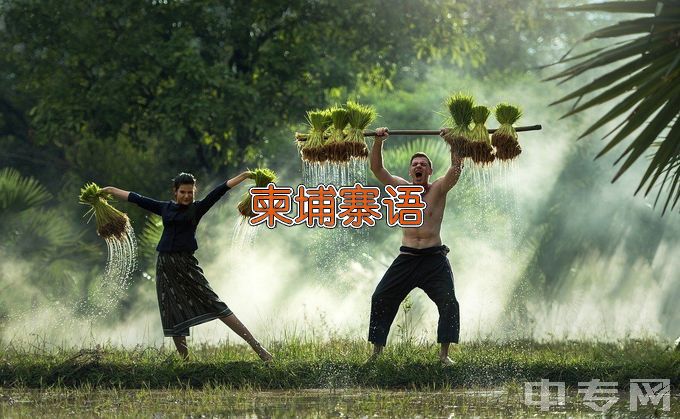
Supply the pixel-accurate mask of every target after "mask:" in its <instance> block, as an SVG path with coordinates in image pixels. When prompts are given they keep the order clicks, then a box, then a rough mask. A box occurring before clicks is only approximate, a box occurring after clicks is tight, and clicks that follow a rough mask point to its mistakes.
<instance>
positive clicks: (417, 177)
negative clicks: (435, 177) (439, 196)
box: [408, 157, 432, 185]
mask: <svg viewBox="0 0 680 419" xmlns="http://www.w3.org/2000/svg"><path fill="white" fill-rule="evenodd" d="M408 174H409V175H410V176H411V182H412V183H413V184H414V185H427V181H428V180H429V178H430V175H432V168H431V167H430V163H429V162H428V161H427V159H426V158H425V157H414V158H413V160H411V167H410V168H409V170H408Z"/></svg>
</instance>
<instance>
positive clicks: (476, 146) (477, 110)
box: [470, 106, 496, 165]
mask: <svg viewBox="0 0 680 419" xmlns="http://www.w3.org/2000/svg"><path fill="white" fill-rule="evenodd" d="M490 114H491V111H489V108H487V107H486V106H475V107H473V108H472V122H474V126H473V128H472V131H471V132H470V137H471V140H472V141H471V142H470V158H472V161H474V162H475V163H476V164H481V165H487V164H491V163H493V161H494V160H495V159H496V156H495V155H494V153H495V151H494V149H493V147H492V146H491V140H490V139H489V132H488V130H487V129H486V120H487V119H488V118H489V115H490Z"/></svg>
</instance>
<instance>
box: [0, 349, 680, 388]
mask: <svg viewBox="0 0 680 419" xmlns="http://www.w3.org/2000/svg"><path fill="white" fill-rule="evenodd" d="M267 347H268V348H269V349H270V350H271V352H272V354H273V355H274V357H275V361H274V362H273V363H272V364H271V365H269V366H265V365H264V364H263V363H262V362H261V361H259V359H257V356H256V355H255V354H254V353H253V352H252V350H251V349H250V348H249V347H248V346H247V345H245V344H243V345H233V344H226V345H224V344H222V345H219V346H213V345H203V346H200V345H196V346H195V347H192V350H191V358H190V359H189V360H188V361H183V360H181V359H180V357H179V356H178V355H177V354H176V353H175V350H174V348H170V347H169V346H168V347H164V348H161V349H157V348H144V347H137V348H120V347H96V348H84V349H83V348H71V349H51V350H36V349H34V348H35V347H30V346H29V347H27V348H26V349H22V348H17V347H16V346H13V347H0V353H2V358H0V361H1V362H0V386H2V387H6V388H7V387H17V386H19V387H25V388H45V387H49V386H53V385H60V386H64V387H73V388H82V387H83V386H94V387H97V388H133V389H140V388H160V389H168V388H206V387H210V386H215V385H220V386H228V387H231V388H238V389H303V388H310V389H318V388H356V387H362V388H389V389H418V390H429V389H441V388H458V387H463V388H471V387H495V386H502V385H506V384H508V383H516V382H520V383H523V382H527V381H540V380H541V379H542V378H548V379H550V380H552V381H560V382H564V383H565V384H566V385H567V386H571V387H576V386H577V385H578V382H579V381H589V380H591V379H593V378H599V379H601V380H602V381H617V382H618V383H619V386H620V387H619V389H620V390H626V388H627V387H628V386H629V383H630V379H631V378H650V377H651V378H664V379H670V380H671V386H672V387H673V388H675V389H678V386H680V352H678V351H674V350H672V347H671V345H667V344H665V343H664V342H659V341H654V340H628V341H622V342H613V343H603V342H584V341H550V342H536V341H531V340H515V341H506V342H497V341H488V340H487V341H477V342H464V343H462V344H461V345H456V347H454V348H452V351H451V353H450V356H451V358H452V359H453V361H454V365H453V366H452V367H447V368H443V367H442V366H441V365H440V363H439V360H438V345H437V344H434V343H433V344H419V343H415V342H400V343H394V344H390V345H388V346H387V348H386V349H385V352H384V353H383V355H382V356H381V357H380V358H378V359H377V360H376V361H374V362H371V363H366V360H367V359H368V357H369V355H370V353H371V349H370V347H369V345H368V344H367V343H366V342H365V341H364V340H363V339H353V338H341V337H333V338H331V339H329V340H324V341H320V340H310V339H305V338H297V337H293V338H288V339H286V340H285V341H278V342H270V343H268V344H267Z"/></svg>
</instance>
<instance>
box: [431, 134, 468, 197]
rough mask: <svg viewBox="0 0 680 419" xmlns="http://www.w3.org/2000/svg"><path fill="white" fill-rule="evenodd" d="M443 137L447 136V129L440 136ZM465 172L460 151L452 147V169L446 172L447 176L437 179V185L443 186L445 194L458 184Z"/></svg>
mask: <svg viewBox="0 0 680 419" xmlns="http://www.w3.org/2000/svg"><path fill="white" fill-rule="evenodd" d="M439 135H441V136H442V137H444V136H445V135H446V128H444V129H442V131H441V133H440V134H439ZM462 171H463V159H462V158H461V157H460V156H459V155H458V150H457V149H455V148H453V147H451V167H449V170H447V171H446V174H444V176H442V177H441V178H439V179H437V183H439V184H440V185H441V188H442V190H443V191H444V192H448V191H450V190H451V188H453V187H454V185H455V184H456V183H458V179H459V178H460V173H461V172H462Z"/></svg>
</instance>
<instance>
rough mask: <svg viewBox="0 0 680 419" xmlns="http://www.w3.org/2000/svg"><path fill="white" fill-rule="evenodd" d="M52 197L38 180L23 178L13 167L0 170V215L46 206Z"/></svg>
mask: <svg viewBox="0 0 680 419" xmlns="http://www.w3.org/2000/svg"><path fill="white" fill-rule="evenodd" d="M51 198H52V195H51V194H50V193H49V192H48V191H47V189H45V187H44V186H42V185H41V184H40V183H39V182H38V181H37V180H36V179H34V178H32V177H22V176H21V174H20V173H19V172H18V171H17V170H16V169H13V168H11V167H5V168H4V169H2V170H0V214H2V215H3V216H4V215H7V213H14V212H19V211H23V210H25V209H27V208H31V207H34V206H40V205H43V204H45V203H46V202H47V201H49V200H50V199H51Z"/></svg>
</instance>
